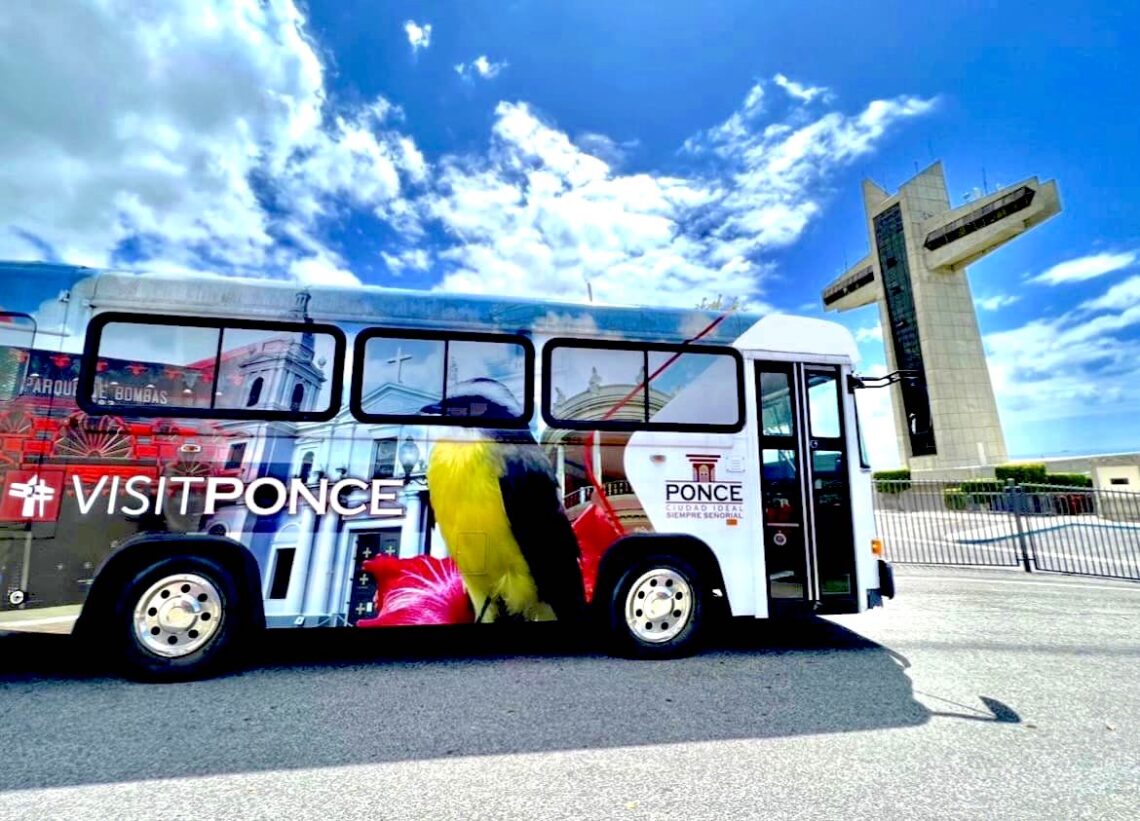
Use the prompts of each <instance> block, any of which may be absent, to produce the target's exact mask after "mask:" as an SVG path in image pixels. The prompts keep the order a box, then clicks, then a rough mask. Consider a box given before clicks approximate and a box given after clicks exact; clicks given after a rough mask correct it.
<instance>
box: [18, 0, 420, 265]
mask: <svg viewBox="0 0 1140 821" xmlns="http://www.w3.org/2000/svg"><path fill="white" fill-rule="evenodd" d="M8 16H9V19H10V22H11V25H8V26H6V27H2V28H0V70H2V71H3V73H4V75H5V76H9V77H20V78H21V81H20V82H19V83H5V84H3V85H2V86H0V117H2V119H3V121H4V123H5V127H4V128H3V129H0V155H2V156H4V158H5V162H4V164H3V166H2V167H0V254H3V255H4V256H7V257H9V258H20V259H44V258H50V257H53V256H54V257H56V258H59V259H61V260H63V261H66V262H72V263H81V264H88V265H93V266H107V265H116V266H120V267H122V266H130V265H137V266H140V267H145V268H147V269H148V270H158V271H168V272H178V271H188V270H218V269H222V268H225V269H228V270H231V271H232V272H236V273H242V272H244V273H249V274H257V275H261V276H265V275H278V276H288V275H290V272H291V271H292V272H294V274H296V273H297V272H304V271H306V270H309V269H311V265H310V264H309V263H302V264H301V265H299V266H298V267H296V268H294V263H296V262H299V261H303V260H306V259H307V258H309V257H314V256H319V257H320V258H321V259H323V260H326V261H327V260H332V259H334V258H335V254H334V253H333V252H332V251H330V250H329V249H328V248H326V247H324V244H323V241H322V239H321V233H322V231H321V228H322V226H323V225H324V224H325V222H326V221H327V220H330V219H332V218H334V217H336V216H337V215H338V213H339V212H340V210H341V209H342V208H344V207H354V208H361V209H364V210H366V211H372V212H375V213H376V214H377V215H378V216H381V217H382V218H384V219H388V220H391V221H398V220H399V219H401V218H403V219H405V220H412V219H413V216H414V215H412V214H411V213H410V209H409V206H408V205H407V203H406V202H405V201H404V199H403V197H404V194H405V193H406V192H405V180H406V181H407V182H408V183H409V184H415V183H416V182H417V180H422V179H423V178H424V176H425V174H426V173H427V170H426V168H425V164H424V160H423V157H422V156H420V155H419V152H418V151H417V150H416V148H415V145H414V143H413V142H412V141H411V140H410V139H409V138H407V137H406V136H403V135H398V134H397V133H396V132H395V131H394V123H395V122H396V121H398V119H399V112H398V110H397V109H395V108H394V107H392V106H391V105H390V104H388V103H387V102H386V101H384V100H383V99H377V100H374V101H372V102H371V103H369V104H367V105H364V106H358V107H355V108H342V109H340V110H339V111H337V112H334V111H331V110H330V109H329V106H328V104H327V102H326V98H327V91H326V87H325V73H324V67H323V65H322V62H321V59H320V57H319V56H318V53H317V51H316V49H315V48H314V46H313V44H312V42H311V41H310V39H309V38H308V36H307V35H306V34H305V30H304V26H305V19H304V17H303V15H302V14H301V12H300V11H299V10H298V8H297V7H296V5H295V4H294V3H293V2H292V0H272V1H271V2H232V0H212V2H207V0H180V1H176V0H170V1H169V2H164V3H162V4H159V5H156V6H153V7H149V10H146V11H143V10H140V9H139V7H138V6H137V4H135V3H131V2H128V0H107V2H103V3H99V4H93V5H89V6H79V7H77V8H75V9H74V10H73V11H72V12H70V13H69V14H66V15H61V14H54V13H51V12H50V11H49V10H47V9H46V7H44V6H43V5H42V4H40V5H37V4H32V3H19V4H15V5H13V6H12V8H11V9H9V10H8ZM79 54H82V55H83V58H82V59H78V58H76V59H71V58H68V57H65V55H79ZM46 55H52V56H51V57H50V58H49V57H47V56H46ZM282 240H287V242H284V243H283V242H282ZM338 265H339V263H338V264H335V265H334V266H333V267H334V268H337V267H338Z"/></svg>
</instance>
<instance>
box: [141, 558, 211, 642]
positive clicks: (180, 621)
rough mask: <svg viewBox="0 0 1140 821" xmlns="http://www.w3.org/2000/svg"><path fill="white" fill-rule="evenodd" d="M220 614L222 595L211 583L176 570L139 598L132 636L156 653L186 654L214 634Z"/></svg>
mask: <svg viewBox="0 0 1140 821" xmlns="http://www.w3.org/2000/svg"><path fill="white" fill-rule="evenodd" d="M222 616H223V611H222V597H221V594H219V593H218V589H217V588H216V587H215V586H214V583H213V582H211V581H210V580H209V579H206V578H204V577H202V576H198V575H195V574H193V573H179V574H176V575H173V576H167V577H166V578H164V579H160V580H159V581H157V582H155V583H154V584H153V585H151V586H150V588H149V589H147V591H146V592H145V593H143V595H142V596H141V597H140V598H139V601H138V604H136V605H135V622H134V623H135V637H136V638H137V639H138V641H139V644H141V645H142V646H143V647H145V648H146V649H147V650H149V651H150V652H152V653H154V654H155V655H156V656H162V657H164V658H178V657H180V656H187V655H190V654H191V653H193V652H194V651H195V650H198V649H199V648H201V647H203V646H205V645H206V644H207V643H208V642H209V641H210V639H212V638H213V637H214V635H215V634H216V633H217V632H218V629H219V628H220V627H221V625H222Z"/></svg>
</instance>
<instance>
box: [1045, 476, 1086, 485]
mask: <svg viewBox="0 0 1140 821" xmlns="http://www.w3.org/2000/svg"><path fill="white" fill-rule="evenodd" d="M1041 484H1043V485H1056V486H1057V487H1092V486H1093V481H1092V477H1091V476H1086V475H1085V474H1083V473H1046V474H1045V479H1044V480H1043V481H1042V482H1041Z"/></svg>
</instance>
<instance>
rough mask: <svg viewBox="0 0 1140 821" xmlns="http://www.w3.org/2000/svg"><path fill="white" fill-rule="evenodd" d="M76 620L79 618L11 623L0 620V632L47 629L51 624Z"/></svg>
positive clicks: (18, 620) (59, 617)
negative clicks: (28, 628)
mask: <svg viewBox="0 0 1140 821" xmlns="http://www.w3.org/2000/svg"><path fill="white" fill-rule="evenodd" d="M78 618H79V616H53V617H52V618H50V619H12V620H11V621H4V620H3V619H0V630H12V631H19V630H23V629H25V628H27V627H47V626H48V625H51V624H66V623H67V622H70V621H75V620H76V619H78Z"/></svg>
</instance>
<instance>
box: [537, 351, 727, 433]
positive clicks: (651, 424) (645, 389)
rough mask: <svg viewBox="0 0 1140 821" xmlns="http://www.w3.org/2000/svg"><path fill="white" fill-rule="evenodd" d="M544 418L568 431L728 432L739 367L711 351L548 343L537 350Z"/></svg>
mask: <svg viewBox="0 0 1140 821" xmlns="http://www.w3.org/2000/svg"><path fill="white" fill-rule="evenodd" d="M544 356H545V360H544V361H545V366H544V385H543V402H544V406H543V414H544V417H545V419H546V421H547V423H548V424H550V425H551V426H553V427H562V428H569V429H572V430H624V431H632V430H674V431H693V432H709V433H735V432H736V431H738V430H740V429H741V427H743V424H744V403H743V395H742V392H741V383H742V379H741V374H742V372H743V365H742V361H741V359H740V358H739V355H738V354H737V353H736V352H735V351H733V350H731V349H723V348H715V347H713V346H707V345H706V346H689V345H665V344H639V343H582V342H577V341H572V340H565V341H562V340H554V341H551V342H550V343H548V344H547V346H546V348H545V350H544Z"/></svg>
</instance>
